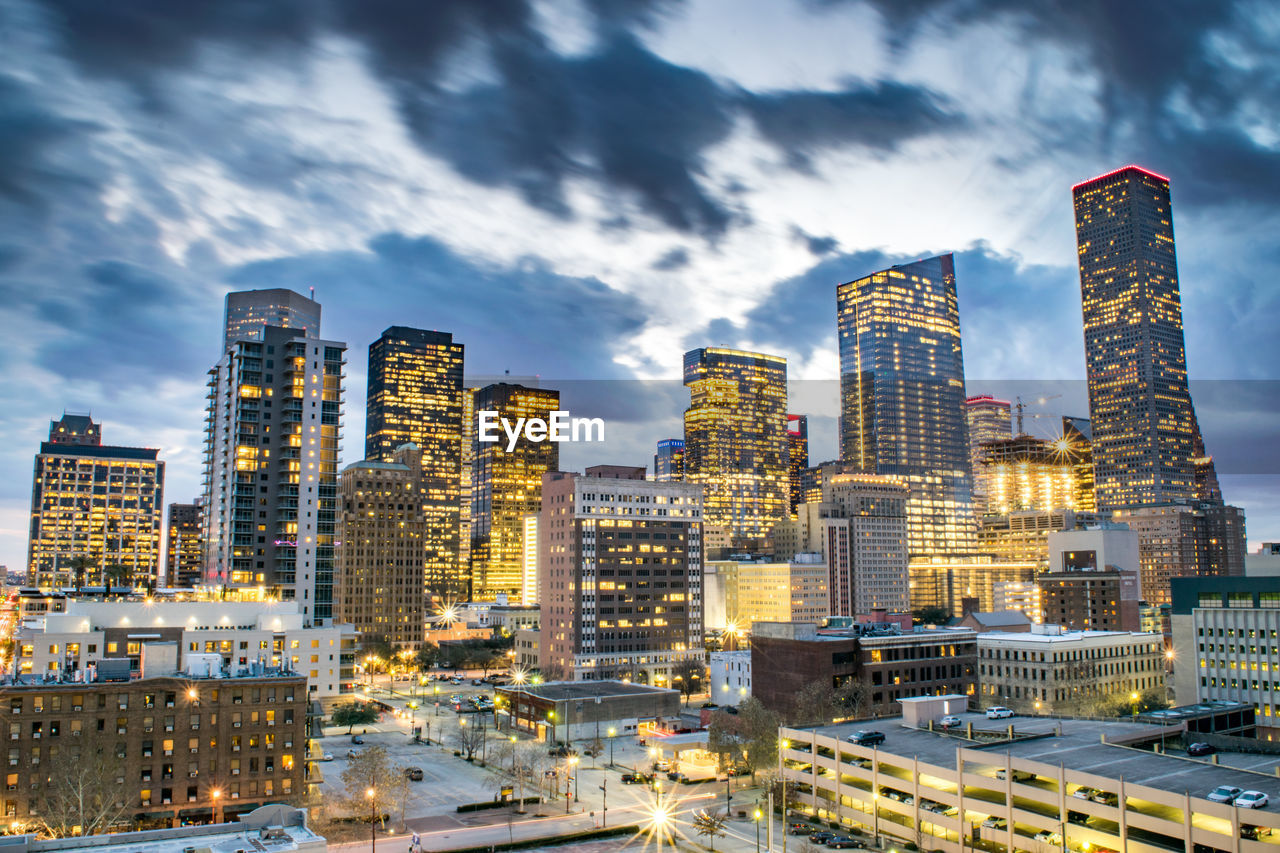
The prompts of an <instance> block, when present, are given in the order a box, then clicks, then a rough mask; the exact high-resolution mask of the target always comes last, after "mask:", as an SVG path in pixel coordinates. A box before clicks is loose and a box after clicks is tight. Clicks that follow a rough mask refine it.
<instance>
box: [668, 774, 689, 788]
mask: <svg viewBox="0 0 1280 853" xmlns="http://www.w3.org/2000/svg"><path fill="white" fill-rule="evenodd" d="M667 778H668V779H670V780H671V781H672V782H679V783H680V784H682V785H688V784H689V777H688V776H686V775H684V774H683V773H681V772H680V771H679V770H672V771H671V772H669V773H668V774H667Z"/></svg>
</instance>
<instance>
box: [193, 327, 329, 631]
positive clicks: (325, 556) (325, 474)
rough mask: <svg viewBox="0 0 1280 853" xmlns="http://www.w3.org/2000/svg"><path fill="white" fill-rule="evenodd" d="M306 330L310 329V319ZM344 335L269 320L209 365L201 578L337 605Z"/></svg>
mask: <svg viewBox="0 0 1280 853" xmlns="http://www.w3.org/2000/svg"><path fill="white" fill-rule="evenodd" d="M308 331H310V330H308ZM344 364H346V344H343V343H339V342H337V341H325V340H320V339H317V338H315V337H309V336H304V335H302V334H301V333H300V332H299V331H297V330H294V329H287V328H279V327H276V326H267V327H265V328H263V329H262V330H261V335H260V338H259V339H256V340H255V339H244V338H241V339H238V340H236V341H233V342H232V344H231V347H230V348H229V349H228V350H227V352H226V353H225V354H224V355H223V357H222V358H221V359H220V360H219V361H218V363H217V364H216V365H214V367H213V368H212V369H211V370H210V371H209V384H208V388H209V394H208V400H209V409H208V415H207V418H206V423H205V492H204V506H205V511H204V525H205V534H204V538H205V570H204V580H205V582H206V583H208V584H211V585H214V586H225V587H230V588H233V589H235V588H248V587H259V586H261V587H264V588H266V589H267V590H269V591H271V593H272V594H275V595H278V596H279V597H281V598H283V599H296V600H297V601H298V602H300V605H301V608H302V612H303V617H304V618H305V619H306V620H307V622H308V624H311V623H314V624H318V625H320V624H327V623H328V621H329V620H330V619H331V618H332V614H333V539H334V528H335V525H336V504H337V474H338V472H337V467H338V441H339V437H340V434H341V431H342V376H343V365H344Z"/></svg>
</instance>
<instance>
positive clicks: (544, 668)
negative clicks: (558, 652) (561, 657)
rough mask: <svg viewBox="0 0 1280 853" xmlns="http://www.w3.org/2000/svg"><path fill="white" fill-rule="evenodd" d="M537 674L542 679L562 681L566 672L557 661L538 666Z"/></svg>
mask: <svg viewBox="0 0 1280 853" xmlns="http://www.w3.org/2000/svg"><path fill="white" fill-rule="evenodd" d="M538 674H539V675H541V676H542V680H543V681H564V680H565V677H566V675H567V673H566V672H565V668H564V667H563V666H561V665H560V664H558V663H544V664H542V665H541V666H539V667H538Z"/></svg>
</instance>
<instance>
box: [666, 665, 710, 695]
mask: <svg viewBox="0 0 1280 853" xmlns="http://www.w3.org/2000/svg"><path fill="white" fill-rule="evenodd" d="M706 672H707V668H706V667H705V666H703V664H702V661H700V660H691V659H689V658H686V659H684V660H680V661H676V664H675V666H673V667H671V680H672V681H675V682H676V683H677V684H679V686H680V692H681V693H683V694H684V703H685V704H686V705H688V704H689V697H690V696H692V695H693V694H694V693H701V692H702V682H703V680H704V679H705V677H706ZM695 688H696V689H695Z"/></svg>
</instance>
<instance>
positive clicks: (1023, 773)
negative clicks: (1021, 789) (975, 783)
mask: <svg viewBox="0 0 1280 853" xmlns="http://www.w3.org/2000/svg"><path fill="white" fill-rule="evenodd" d="M1004 777H1005V772H1004V768H1003V767H1001V768H1000V769H999V770H997V771H996V778H997V779H1003V778H1004ZM1035 778H1036V774H1034V773H1032V772H1031V771H1030V770H1015V771H1013V781H1015V782H1032V781H1035Z"/></svg>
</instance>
